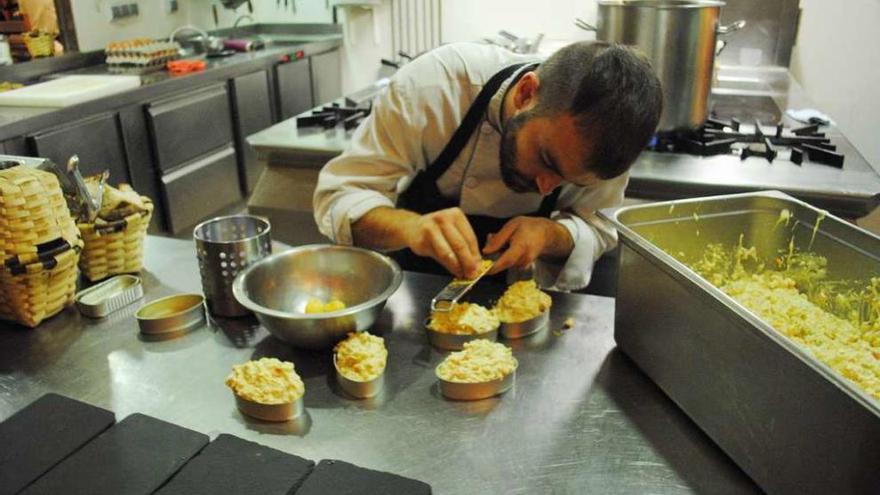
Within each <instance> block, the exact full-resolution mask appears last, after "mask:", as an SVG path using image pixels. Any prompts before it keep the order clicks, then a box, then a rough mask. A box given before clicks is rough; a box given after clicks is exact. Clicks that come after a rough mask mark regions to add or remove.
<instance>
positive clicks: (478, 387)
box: [434, 363, 519, 400]
mask: <svg viewBox="0 0 880 495" xmlns="http://www.w3.org/2000/svg"><path fill="white" fill-rule="evenodd" d="M518 365H519V363H517V366H518ZM438 368H439V366H438ZM434 374H435V375H436V376H437V382H438V384H439V386H440V393H441V394H443V396H444V397H446V398H447V399H453V400H481V399H488V398H489V397H494V396H496V395H501V394H503V393H504V392H507V391H508V390H510V388H511V387H513V384H514V382H515V381H516V368H514V370H513V372H511V373H510V374H508V375H505V376H503V377H501V378H499V379H497V380H491V381H488V382H476V383H461V382H450V381H447V380H444V379H442V378H440V375H439V374H438V373H437V368H435V369H434Z"/></svg>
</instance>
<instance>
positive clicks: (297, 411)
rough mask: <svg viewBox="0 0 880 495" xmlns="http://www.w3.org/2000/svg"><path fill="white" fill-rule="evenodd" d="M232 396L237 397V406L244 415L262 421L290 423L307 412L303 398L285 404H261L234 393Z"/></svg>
mask: <svg viewBox="0 0 880 495" xmlns="http://www.w3.org/2000/svg"><path fill="white" fill-rule="evenodd" d="M232 395H235V404H236V406H238V410H239V411H241V413H242V414H244V415H245V416H250V417H252V418H255V419H259V420H262V421H272V422H282V421H290V420H291V419H294V418H296V417H299V416H300V415H302V413H303V412H304V411H305V406H304V405H303V398H302V396H300V397H299V398H298V399H296V400H295V401H293V402H285V403H283V404H260V403H259V402H254V401H252V400H247V399H245V398H242V397H239V396H238V395H237V394H236V393H234V392H233V394H232Z"/></svg>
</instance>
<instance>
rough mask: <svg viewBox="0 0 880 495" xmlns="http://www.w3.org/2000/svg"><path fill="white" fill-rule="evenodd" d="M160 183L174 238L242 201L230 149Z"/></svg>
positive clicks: (163, 177) (189, 164)
mask: <svg viewBox="0 0 880 495" xmlns="http://www.w3.org/2000/svg"><path fill="white" fill-rule="evenodd" d="M161 181H162V195H163V199H164V201H165V207H166V208H165V209H166V212H167V213H166V214H167V220H168V222H167V223H168V228H169V230H171V232H172V233H174V234H177V233H179V232H181V231H183V229H185V228H187V227H192V226H194V225H195V224H196V223H198V222H199V221H201V220H203V219H205V218H207V217H209V216H211V215H213V214H214V213H217V212H218V211H219V210H221V209H223V208H225V207H227V206H230V205H233V204H235V203H236V202H237V201H240V200H241V199H242V196H241V188H240V187H239V182H238V167H237V164H236V159H235V148H233V147H232V146H231V145H229V146H226V147H224V148H222V149H220V150H218V151H216V152H214V153H211V154H210V155H207V156H205V157H202V158H199V159H197V160H194V161H193V162H191V163H187V164H185V165H184V166H182V167H180V168H178V169H176V170H174V171H173V172H171V173H167V174H165V175H163V176H162V178H161Z"/></svg>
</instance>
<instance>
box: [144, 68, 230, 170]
mask: <svg viewBox="0 0 880 495" xmlns="http://www.w3.org/2000/svg"><path fill="white" fill-rule="evenodd" d="M147 114H148V121H149V124H150V130H151V131H152V136H153V148H154V152H155V157H156V162H157V165H158V167H159V170H161V171H162V172H168V171H170V170H172V169H174V168H175V167H177V166H179V165H180V164H182V163H184V162H187V161H189V160H192V159H194V158H196V157H198V156H200V155H204V154H205V153H207V152H209V151H211V150H214V149H217V148H219V147H221V146H224V145H227V144H229V143H231V142H232V114H231V112H230V109H229V96H228V94H227V92H226V85H225V84H222V85H215V86H210V87H208V88H205V89H200V90H198V91H195V92H187V93H185V94H183V95H179V96H173V97H170V98H166V99H163V100H159V101H156V102H153V103H151V104H150V105H148V109H147ZM236 181H238V179H237V176H236Z"/></svg>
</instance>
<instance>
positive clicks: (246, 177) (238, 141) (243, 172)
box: [229, 70, 272, 194]
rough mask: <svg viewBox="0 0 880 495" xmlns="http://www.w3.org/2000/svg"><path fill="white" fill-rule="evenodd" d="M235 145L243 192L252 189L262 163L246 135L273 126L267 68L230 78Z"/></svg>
mask: <svg viewBox="0 0 880 495" xmlns="http://www.w3.org/2000/svg"><path fill="white" fill-rule="evenodd" d="M229 83H230V99H231V101H232V114H233V119H232V120H233V130H234V131H235V148H236V150H237V151H238V153H237V155H238V172H239V178H240V180H241V187H242V191H243V192H244V193H245V194H249V193H250V192H251V191H253V189H254V186H255V185H256V184H257V180H258V179H259V178H260V174H261V173H262V172H263V165H262V164H260V163H259V161H258V160H257V154H256V152H255V151H254V150H253V149H252V148H251V147H250V145H248V143H247V141H245V138H247V136H249V135H250V134H253V133H255V132H258V131H261V130H263V129H266V128H267V127H270V126H271V125H272V98H271V94H270V92H269V77H268V73H267V72H266V71H265V70H261V71H258V72H254V73H253V74H247V75H244V76H239V77H236V78H235V79H232V80H230V82H229Z"/></svg>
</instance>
